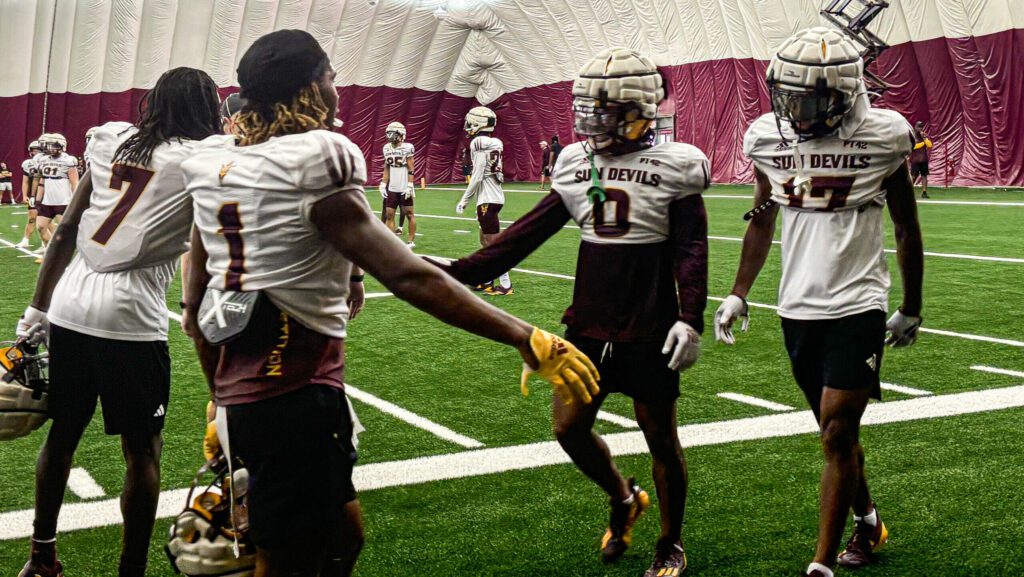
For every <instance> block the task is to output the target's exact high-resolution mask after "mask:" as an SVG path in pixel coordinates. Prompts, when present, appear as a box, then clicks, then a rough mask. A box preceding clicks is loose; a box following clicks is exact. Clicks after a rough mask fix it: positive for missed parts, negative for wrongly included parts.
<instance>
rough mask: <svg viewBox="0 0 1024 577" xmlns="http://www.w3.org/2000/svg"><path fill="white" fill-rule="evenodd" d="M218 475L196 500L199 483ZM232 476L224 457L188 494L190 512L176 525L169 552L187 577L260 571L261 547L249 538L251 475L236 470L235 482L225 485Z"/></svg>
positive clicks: (245, 575) (245, 576)
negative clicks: (208, 477) (259, 557)
mask: <svg viewBox="0 0 1024 577" xmlns="http://www.w3.org/2000/svg"><path fill="white" fill-rule="evenodd" d="M214 469H216V470H219V471H220V472H219V473H217V476H216V479H215V480H214V482H213V483H212V484H211V485H210V486H208V487H207V488H206V490H205V491H203V492H202V493H200V494H198V495H196V496H195V498H193V494H194V493H195V490H196V485H197V484H198V481H199V479H200V478H201V477H202V476H203V475H205V474H206V473H207V472H209V471H211V470H214ZM227 476H228V470H227V464H226V461H225V460H224V458H223V457H222V458H220V459H218V460H217V461H215V462H214V464H213V465H212V466H211V465H204V466H203V468H201V469H199V473H198V474H197V475H196V479H195V481H193V483H192V488H191V490H189V493H188V497H187V499H186V506H185V510H184V511H182V512H181V513H180V514H179V515H178V516H177V518H175V520H174V523H172V524H171V528H170V535H169V540H168V543H167V546H166V547H165V548H164V550H165V551H166V552H167V556H168V557H169V558H170V559H171V564H172V565H173V566H174V568H175V570H176V571H178V572H180V573H181V574H182V575H187V576H188V577H201V576H218V577H252V575H253V573H254V572H255V570H256V547H255V546H254V545H253V544H252V542H251V541H250V540H249V538H248V536H247V533H246V529H247V528H248V514H247V504H246V499H245V497H246V492H247V490H248V485H249V474H248V472H247V471H246V470H245V469H235V471H234V474H233V475H232V476H231V478H232V479H233V480H234V482H233V483H229V482H227V481H226V479H227ZM232 494H233V495H234V500H233V502H234V513H233V514H232V498H231V496H232ZM240 517H241V518H240ZM236 545H237V547H238V555H237V556H236V555H235V547H236Z"/></svg>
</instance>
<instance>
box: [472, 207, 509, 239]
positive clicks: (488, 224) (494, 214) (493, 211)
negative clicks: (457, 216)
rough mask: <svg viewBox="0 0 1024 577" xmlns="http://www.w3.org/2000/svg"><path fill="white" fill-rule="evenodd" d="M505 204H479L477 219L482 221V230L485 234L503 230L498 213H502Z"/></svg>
mask: <svg viewBox="0 0 1024 577" xmlns="http://www.w3.org/2000/svg"><path fill="white" fill-rule="evenodd" d="M503 206H505V205H504V204H493V203H486V204H478V205H477V207H476V221H477V222H479V223H480V231H481V232H483V233H484V234H498V233H499V232H501V223H500V222H498V215H499V214H501V207H503Z"/></svg>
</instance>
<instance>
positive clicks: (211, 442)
mask: <svg viewBox="0 0 1024 577" xmlns="http://www.w3.org/2000/svg"><path fill="white" fill-rule="evenodd" d="M216 416H217V406H216V405H214V404H213V401H210V402H209V403H207V404H206V433H205V434H204V435H203V457H204V458H206V462H207V463H209V462H210V461H212V460H214V459H216V458H217V457H218V456H219V455H220V453H221V446H220V437H218V436H217V422H216Z"/></svg>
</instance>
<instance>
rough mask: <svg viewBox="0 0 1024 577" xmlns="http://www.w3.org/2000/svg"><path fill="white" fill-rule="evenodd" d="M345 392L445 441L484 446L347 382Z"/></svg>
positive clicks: (473, 447)
mask: <svg viewBox="0 0 1024 577" xmlns="http://www.w3.org/2000/svg"><path fill="white" fill-rule="evenodd" d="M345 392H346V393H347V394H348V396H350V397H352V398H353V399H355V400H357V401H361V402H363V403H366V404H367V405H370V406H371V407H374V408H375V409H378V410H379V411H381V412H383V413H387V414H388V415H391V416H392V417H394V418H396V419H398V420H399V421H402V422H404V423H408V424H410V425H412V426H414V427H416V428H418V429H423V430H424V431H426V432H428V433H430V434H432V435H434V436H435V437H438V438H441V439H444V440H445V441H448V442H450V443H455V444H456V445H460V446H463V447H466V448H467V449H478V448H480V447H483V446H484V444H483V443H481V442H480V441H477V440H476V439H470V438H469V437H467V436H465V435H460V434H459V433H456V432H455V431H453V430H451V429H449V428H448V427H445V426H444V425H439V424H437V423H435V422H433V421H431V420H430V419H426V418H424V417H421V416H419V415H417V414H416V413H414V412H412V411H408V410H406V409H403V408H402V407H399V406H398V405H396V404H394V403H390V402H388V401H385V400H384V399H382V398H380V397H375V396H373V395H371V394H370V393H367V392H365V391H362V390H360V389H357V388H355V387H353V386H352V385H351V384H349V383H345Z"/></svg>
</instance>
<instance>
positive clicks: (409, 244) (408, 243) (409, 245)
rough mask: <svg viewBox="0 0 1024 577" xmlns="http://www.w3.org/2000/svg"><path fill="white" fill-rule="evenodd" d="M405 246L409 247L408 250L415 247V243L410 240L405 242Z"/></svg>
mask: <svg viewBox="0 0 1024 577" xmlns="http://www.w3.org/2000/svg"><path fill="white" fill-rule="evenodd" d="M405 246H407V247H409V250H412V249H414V248H416V243H414V242H413V241H411V240H410V241H409V242H407V243H405Z"/></svg>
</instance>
